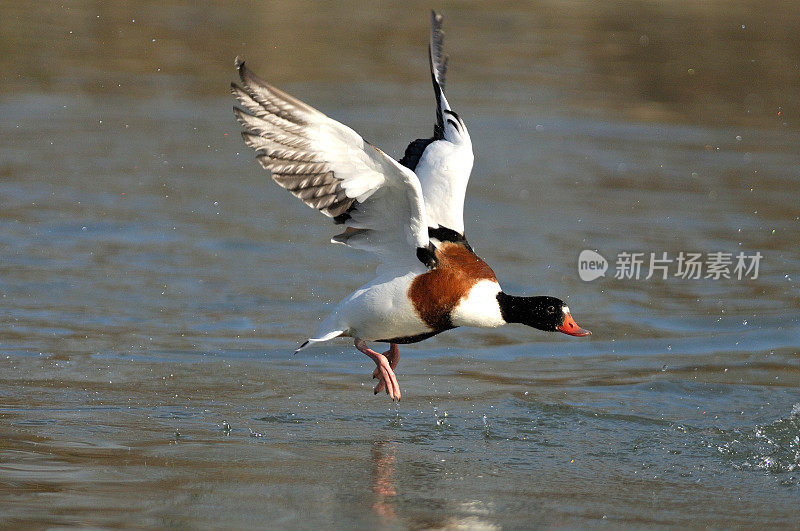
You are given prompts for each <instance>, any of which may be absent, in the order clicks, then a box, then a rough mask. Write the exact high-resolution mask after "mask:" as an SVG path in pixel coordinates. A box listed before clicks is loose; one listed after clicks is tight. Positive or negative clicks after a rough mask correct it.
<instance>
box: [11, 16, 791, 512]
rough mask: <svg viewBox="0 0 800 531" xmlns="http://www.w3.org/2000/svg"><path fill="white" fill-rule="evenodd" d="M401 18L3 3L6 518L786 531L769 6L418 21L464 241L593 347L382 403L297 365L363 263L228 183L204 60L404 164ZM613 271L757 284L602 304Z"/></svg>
mask: <svg viewBox="0 0 800 531" xmlns="http://www.w3.org/2000/svg"><path fill="white" fill-rule="evenodd" d="M429 8H430V6H429V5H428V4H419V3H412V4H411V5H409V6H403V7H402V8H400V7H399V6H393V5H391V4H374V5H372V6H371V7H368V8H364V7H363V6H361V5H360V4H355V3H353V4H352V5H347V4H345V5H344V6H342V7H337V8H333V7H325V6H322V5H317V6H315V7H314V8H309V7H308V6H295V5H294V4H293V3H282V2H277V3H272V4H269V5H263V4H261V3H253V4H249V5H248V4H243V5H238V6H231V5H227V4H212V5H205V6H202V7H197V8H195V7H191V6H186V5H183V4H181V3H170V2H168V3H166V4H164V3H157V4H156V3H150V2H136V3H131V4H128V5H117V6H109V5H107V4H106V3H101V2H100V3H92V2H83V3H77V4H74V5H68V6H62V5H58V4H52V5H49V6H45V7H41V8H40V9H37V10H36V11H32V10H28V9H26V8H23V7H15V6H4V7H3V8H1V9H2V14H3V16H2V17H0V26H2V30H3V35H4V38H3V40H2V42H0V51H2V53H0V68H2V69H3V72H4V76H3V77H2V79H1V80H0V117H2V120H0V141H1V142H2V146H3V147H2V151H1V152H0V153H2V157H0V205H1V206H2V208H1V209H0V253H2V254H0V256H2V261H0V300H1V301H2V302H0V322H1V323H2V328H0V417H2V422H0V434H2V437H0V493H1V494H0V496H1V497H2V500H3V503H2V504H0V522H1V523H2V524H3V525H6V526H11V525H25V526H43V527H44V526H47V527H53V526H73V525H75V526H77V525H81V526H107V527H131V526H137V527H166V526H180V527H190V528H220V527H223V528H225V527H228V528H237V527H245V526H250V527H255V526H262V527H263V526H267V525H273V526H275V525H277V526H281V527H295V528H298V527H299V528H310V527H316V528H319V527H321V526H324V527H330V526H335V527H339V528H345V527H348V528H349V527H354V526H361V527H385V528H406V527H413V528H418V527H434V528H442V527H444V528H448V527H459V526H461V527H468V528H502V527H508V528H517V527H531V526H557V525H568V526H580V527H585V526H594V525H603V524H610V525H615V526H616V525H620V524H625V525H630V526H651V525H665V526H671V525H675V526H686V525H691V526H712V527H731V526H757V525H769V526H770V527H792V526H794V525H796V522H797V518H798V509H797V507H798V500H799V499H800V468H799V467H800V405H798V404H800V358H799V357H798V352H800V322H798V319H800V311H798V307H800V291H798V276H800V251H798V249H800V230H799V229H800V208H799V207H798V201H797V198H798V194H800V154H798V150H797V146H798V145H800V122H799V121H798V120H800V102H799V101H798V95H799V94H800V66H798V65H799V64H800V44H799V43H798V41H797V39H796V27H797V23H798V19H800V9H798V8H796V7H795V6H794V4H791V3H779V2H775V3H770V4H768V5H766V6H764V5H763V4H762V3H756V2H740V3H737V4H736V6H731V5H729V4H728V3H715V2H703V3H697V4H688V5H681V6H673V5H668V6H666V7H663V6H661V5H660V4H658V3H655V2H623V3H615V4H614V5H613V7H611V6H609V7H602V6H596V5H594V3H589V2H536V3H533V4H529V5H526V6H523V7H515V8H509V9H508V10H501V9H497V8H494V7H485V6H484V5H483V4H482V3H464V4H459V6H457V7H453V6H443V7H442V8H441V11H442V12H443V13H444V15H445V28H446V30H447V37H446V47H447V50H448V52H449V53H450V55H451V63H450V72H449V76H448V95H449V98H450V100H451V103H452V104H453V106H454V108H456V109H457V110H458V111H459V113H460V114H461V115H462V116H463V117H464V119H465V120H466V122H467V124H468V126H469V128H470V132H471V135H472V139H473V143H474V145H475V154H476V163H475V170H474V172H473V177H472V180H471V184H470V188H469V191H468V197H467V209H466V211H467V219H466V226H467V233H468V237H469V239H470V242H471V243H472V244H473V246H474V247H475V248H476V249H477V251H478V253H479V254H480V255H481V256H483V257H484V258H485V259H486V260H487V261H488V262H489V263H490V264H491V265H492V266H493V268H494V269H495V271H496V273H497V275H498V277H499V278H500V279H501V282H502V284H503V285H504V287H505V288H506V289H507V290H508V291H510V292H513V293H525V294H538V293H542V294H545V293H546V294H550V295H555V296H559V297H562V298H564V299H566V300H567V302H568V303H569V305H570V307H571V309H572V312H573V314H574V316H575V318H576V320H577V321H578V323H579V324H581V326H585V327H586V328H589V329H591V330H592V331H593V332H594V335H592V336H591V338H589V339H588V340H580V339H576V338H569V337H567V336H561V335H559V336H558V337H556V336H554V335H549V334H545V333H541V332H537V331H534V330H531V329H528V328H524V327H513V326H509V327H506V328H503V329H498V330H488V331H487V330H469V329H465V330H455V331H451V332H448V333H445V334H442V335H441V336H438V337H436V338H433V339H431V340H428V341H426V342H424V343H420V344H418V345H413V346H408V347H404V348H403V349H402V350H401V362H400V367H399V369H398V376H399V380H400V384H401V387H402V389H403V401H402V403H400V404H399V405H395V404H392V403H391V402H390V401H389V400H388V399H387V398H386V397H385V396H378V397H375V396H373V395H372V392H371V388H372V385H373V383H374V382H373V381H372V380H370V378H369V375H370V374H371V372H372V368H371V367H370V365H371V362H370V361H369V360H368V359H366V358H365V357H364V356H361V355H360V354H359V353H357V352H356V351H355V350H354V349H353V348H352V346H351V345H349V344H348V343H346V342H344V341H342V342H341V343H336V342H334V343H331V344H329V345H326V346H320V347H314V348H311V349H309V350H307V351H304V352H302V353H300V354H298V355H293V354H292V353H291V352H292V350H293V349H294V348H295V346H296V345H297V342H298V341H301V340H302V339H304V338H305V337H307V336H308V334H310V333H312V332H313V331H314V329H315V327H316V324H317V323H318V320H319V318H320V317H323V316H324V315H326V312H327V311H328V310H329V309H330V308H331V306H332V305H333V304H335V303H336V301H338V300H339V299H340V298H341V297H342V296H344V295H345V294H347V293H349V291H350V290H352V289H354V288H355V287H357V286H358V285H359V284H360V283H362V282H365V281H367V280H368V279H369V278H370V276H371V274H372V272H373V271H374V266H375V264H374V262H373V261H372V260H371V258H370V257H369V256H368V255H365V254H358V253H353V252H349V251H348V250H347V249H344V248H341V247H338V246H331V245H326V244H325V242H326V241H327V240H328V238H329V237H330V235H331V234H332V228H331V226H329V225H328V224H327V223H326V222H325V219H324V218H322V217H321V216H318V215H315V214H314V213H313V212H312V211H309V210H308V209H307V208H306V207H304V206H303V205H301V204H300V203H299V202H297V201H295V200H293V199H292V198H290V197H289V196H288V195H287V194H285V192H283V191H282V190H280V189H279V188H278V187H277V186H275V185H274V183H271V182H270V180H269V179H268V177H267V176H266V175H265V174H264V172H262V171H261V170H260V168H259V167H258V165H257V163H256V162H255V161H254V160H253V154H252V153H251V152H250V150H249V149H248V148H246V147H245V146H244V145H243V143H242V142H241V139H240V138H239V134H238V127H237V124H236V123H235V121H234V120H233V117H232V114H231V106H232V103H233V102H232V98H231V97H230V96H229V94H228V93H227V87H228V84H229V82H230V81H231V80H232V79H233V78H234V71H233V57H234V56H236V55H237V54H242V55H244V56H245V57H246V58H247V60H248V62H249V64H250V65H251V66H252V68H253V69H255V70H256V71H257V72H259V73H260V74H261V75H262V76H263V77H265V78H267V79H269V80H270V81H272V82H273V83H275V84H277V85H279V86H281V87H283V88H286V89H287V90H289V91H290V92H292V93H293V94H295V95H297V96H298V97H300V98H302V99H304V100H305V101H308V102H309V103H311V104H313V105H315V106H317V107H318V108H319V109H320V110H322V111H323V112H325V113H327V114H328V115H330V116H332V117H334V118H336V119H338V120H341V121H343V122H345V123H347V124H348V125H350V126H351V127H353V128H354V129H356V130H357V131H359V132H360V133H361V134H362V135H363V136H364V137H365V138H367V139H369V140H370V141H371V142H373V143H375V144H376V145H378V146H380V147H382V148H383V149H385V150H386V151H387V152H388V153H390V154H393V155H395V156H399V155H401V154H402V152H403V149H404V148H405V145H406V144H407V142H408V141H410V140H411V139H413V138H417V137H420V136H426V135H428V134H429V132H430V129H431V126H432V118H433V116H432V105H433V104H432V98H431V94H430V92H431V90H430V86H429V78H428V75H427V70H426V69H427V59H426V55H425V54H426V48H425V46H426V38H427V24H428V9H429ZM584 249H592V250H595V251H598V252H600V253H601V254H602V255H603V256H605V257H606V258H608V259H609V260H610V261H611V262H612V263H611V268H610V269H609V271H608V272H607V276H606V277H604V278H600V279H598V280H595V281H593V282H583V281H581V280H580V278H579V276H578V270H577V258H578V254H579V253H580V252H581V251H582V250H584ZM621 252H644V253H646V254H647V255H648V256H649V253H651V252H652V253H657V254H659V255H660V254H661V253H664V252H666V253H668V255H669V256H670V257H673V258H674V257H676V256H677V255H678V254H679V253H680V252H701V253H713V252H725V253H732V254H736V253H739V252H745V253H747V254H751V253H755V252H760V253H761V254H762V255H763V259H762V262H761V263H760V268H759V274H758V277H757V278H752V275H751V276H750V277H748V278H743V279H741V280H740V279H737V278H735V276H734V278H730V279H725V278H721V279H717V280H714V279H710V278H709V279H696V280H693V279H682V278H678V277H674V276H670V278H668V279H666V280H662V279H659V278H651V279H650V280H644V279H640V280H634V279H616V278H614V273H615V271H614V259H615V257H616V256H617V255H618V254H619V253H621ZM672 271H673V272H674V269H673V270H672Z"/></svg>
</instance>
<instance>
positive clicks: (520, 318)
mask: <svg viewBox="0 0 800 531" xmlns="http://www.w3.org/2000/svg"><path fill="white" fill-rule="evenodd" d="M497 303H498V304H499V305H500V314H501V315H502V317H503V320H504V321H505V322H507V323H522V324H524V325H528V326H532V327H534V328H538V329H539V330H545V331H546V332H562V333H564V334H568V335H570V336H579V337H582V336H588V335H589V334H591V332H590V331H588V330H584V329H583V328H581V327H580V326H578V324H577V323H576V322H575V320H574V319H573V318H572V315H570V313H569V307H568V306H567V304H566V303H565V302H564V301H562V300H561V299H557V298H555V297H546V296H544V297H515V296H514V295H507V294H505V293H503V292H502V291H501V292H500V293H498V294H497Z"/></svg>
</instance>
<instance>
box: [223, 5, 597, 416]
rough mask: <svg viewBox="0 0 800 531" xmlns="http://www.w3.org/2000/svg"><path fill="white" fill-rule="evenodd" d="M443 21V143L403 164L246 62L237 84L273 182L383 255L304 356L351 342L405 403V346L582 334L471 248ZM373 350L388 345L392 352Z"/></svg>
mask: <svg viewBox="0 0 800 531" xmlns="http://www.w3.org/2000/svg"><path fill="white" fill-rule="evenodd" d="M443 43H444V32H443V30H442V16H441V15H440V14H438V13H436V12H435V11H432V12H431V30H430V40H429V44H428V60H429V65H430V73H431V80H432V83H433V89H434V96H435V100H436V120H435V123H434V127H433V135H432V136H431V137H428V138H421V139H416V140H414V141H413V142H411V143H410V144H409V145H408V147H407V148H406V150H405V153H404V155H403V157H402V158H401V159H400V160H395V159H393V158H392V157H390V156H389V155H387V154H386V153H384V152H383V151H381V149H379V148H378V147H376V146H375V145H373V144H371V143H369V142H367V141H366V140H364V139H363V138H362V137H361V136H360V135H359V134H358V133H356V132H355V131H354V130H352V129H351V128H349V127H348V126H346V125H344V124H342V123H340V122H338V121H336V120H333V119H331V118H329V117H328V116H326V115H325V114H323V113H322V112H320V111H318V110H317V109H315V108H314V107H312V106H310V105H308V104H306V103H304V102H302V101H301V100H299V99H297V98H295V97H294V96H291V95H289V94H287V93H285V92H283V91H281V90H280V89H278V88H276V87H274V86H272V85H270V84H268V83H267V82H265V81H263V80H262V79H260V78H259V77H258V76H256V75H255V74H254V73H253V72H252V71H251V70H250V69H249V68H248V67H247V66H246V65H245V61H244V60H243V59H242V58H241V57H237V58H236V61H235V67H236V70H237V73H238V76H239V83H236V82H234V83H231V92H232V94H233V96H234V97H235V98H236V100H237V102H238V106H235V107H234V114H235V116H236V119H237V120H238V122H239V123H240V124H241V126H242V128H243V130H242V132H241V134H242V138H243V139H244V142H245V144H247V145H248V146H249V147H251V148H252V149H254V150H255V153H256V159H257V160H258V162H259V163H260V164H261V166H262V167H263V168H264V169H266V170H268V171H269V172H270V173H271V176H272V179H273V180H274V181H275V182H276V183H277V184H278V185H279V186H281V187H283V188H285V189H286V190H287V191H288V192H289V193H291V194H292V195H293V196H295V197H296V198H298V199H299V200H300V201H302V202H303V203H305V204H306V205H308V206H309V207H311V208H313V209H315V210H318V211H319V212H321V213H322V214H324V215H325V216H327V217H328V218H330V219H331V220H332V221H333V222H334V224H336V225H339V226H340V229H343V230H342V231H341V232H340V233H338V234H336V235H334V236H333V237H332V239H331V242H333V243H337V244H342V245H345V246H348V247H351V248H354V249H361V250H364V251H368V252H369V253H371V254H373V255H374V256H375V257H376V258H377V261H378V265H377V268H376V273H375V275H376V276H375V278H374V279H372V280H371V281H369V282H368V283H366V284H365V285H363V286H361V287H359V288H358V289H356V290H355V291H353V292H352V293H351V294H349V295H347V296H346V297H345V298H344V299H342V300H341V302H339V303H338V304H337V305H336V306H335V307H334V309H333V310H332V311H331V312H330V314H329V315H328V316H327V317H326V318H325V319H324V320H322V322H321V323H320V325H319V327H318V329H317V331H316V333H315V334H314V335H313V336H312V337H310V338H308V339H306V340H305V341H304V342H303V343H302V344H300V346H299V347H298V348H297V350H296V352H299V351H300V350H302V349H304V348H307V347H308V346H310V345H313V344H317V343H323V342H327V341H331V340H333V339H336V338H351V339H352V340H353V343H354V346H355V348H356V349H357V350H358V351H360V352H361V353H363V354H364V355H366V356H367V357H369V358H370V359H371V360H372V361H373V362H374V363H375V370H374V371H373V374H372V376H373V378H374V379H377V380H378V383H377V385H376V386H375V387H374V389H373V391H374V394H378V393H380V392H381V391H382V390H384V391H385V392H386V394H387V395H389V397H390V398H391V399H392V400H397V401H399V400H400V398H401V391H400V385H399V383H398V380H397V376H396V372H395V371H396V369H397V365H398V362H399V359H400V356H399V348H398V345H401V344H410V343H417V342H419V341H423V340H425V339H428V338H430V337H433V336H435V335H437V334H440V333H442V332H444V331H447V330H451V329H454V328H458V327H465V326H471V327H483V328H495V327H499V326H502V325H505V324H508V323H520V324H523V325H527V326H529V327H533V328H536V329H539V330H543V331H547V332H561V333H564V334H568V335H570V336H576V337H582V336H588V335H590V334H591V332H589V331H588V330H585V329H583V328H581V327H580V326H578V324H577V323H576V322H575V320H574V319H573V317H572V315H571V313H570V309H569V307H568V306H567V304H566V303H565V302H564V301H563V300H561V299H559V298H556V297H552V296H548V295H541V296H518V295H510V294H507V293H506V292H505V291H503V289H502V288H501V286H500V283H499V282H498V280H497V277H496V276H495V273H494V271H493V270H492V268H491V267H490V266H489V265H488V264H487V263H486V262H485V261H484V260H483V259H482V258H480V257H479V256H478V255H477V254H476V253H475V251H474V249H473V248H472V246H471V245H470V244H469V242H468V241H467V239H466V236H465V230H464V197H465V195H466V190H467V183H468V181H469V178H470V174H471V173H472V166H473V161H474V155H473V151H472V141H471V139H470V135H469V132H468V131H467V126H466V124H465V122H464V120H463V119H462V118H461V116H459V114H458V113H456V112H455V111H454V110H453V109H452V108H451V106H450V104H449V102H448V100H447V98H446V97H445V91H444V89H445V75H446V72H447V66H448V57H447V56H446V55H444V53H443ZM370 343H388V344H389V348H388V350H386V351H385V352H377V351H376V350H373V349H372V348H370V346H369V344H370Z"/></svg>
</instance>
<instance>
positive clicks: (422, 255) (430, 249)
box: [417, 243, 438, 269]
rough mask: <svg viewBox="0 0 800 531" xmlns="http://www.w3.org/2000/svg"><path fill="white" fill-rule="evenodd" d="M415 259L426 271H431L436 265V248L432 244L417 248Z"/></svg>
mask: <svg viewBox="0 0 800 531" xmlns="http://www.w3.org/2000/svg"><path fill="white" fill-rule="evenodd" d="M417 259H418V260H419V261H420V262H422V263H423V264H425V267H427V268H428V269H433V268H434V267H436V265H437V264H438V260H436V248H435V247H434V246H433V244H432V243H429V244H428V245H427V246H426V247H417Z"/></svg>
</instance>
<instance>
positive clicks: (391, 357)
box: [372, 343, 400, 395]
mask: <svg viewBox="0 0 800 531" xmlns="http://www.w3.org/2000/svg"><path fill="white" fill-rule="evenodd" d="M383 355H384V357H385V358H386V359H387V361H388V362H389V367H391V368H392V370H395V369H396V368H397V362H399V361H400V349H398V348H397V344H396V343H390V344H389V350H387V351H386V352H384V353H383ZM379 374H380V371H379V370H378V369H375V372H373V373H372V377H373V378H377V377H378V375H379ZM384 387H386V385H385V384H384V383H383V380H381V381H379V382H378V385H376V386H375V394H376V395H377V394H378V393H380V392H381V389H383V388H384ZM386 392H387V393H388V392H389V390H388V389H387V390H386Z"/></svg>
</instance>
